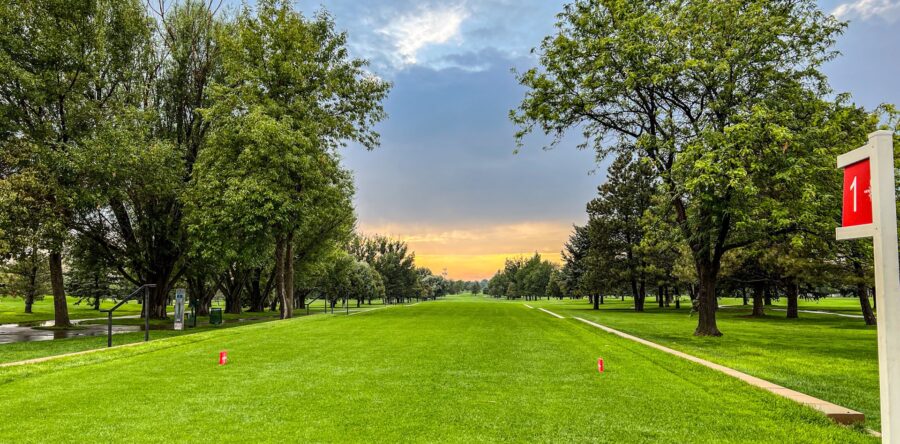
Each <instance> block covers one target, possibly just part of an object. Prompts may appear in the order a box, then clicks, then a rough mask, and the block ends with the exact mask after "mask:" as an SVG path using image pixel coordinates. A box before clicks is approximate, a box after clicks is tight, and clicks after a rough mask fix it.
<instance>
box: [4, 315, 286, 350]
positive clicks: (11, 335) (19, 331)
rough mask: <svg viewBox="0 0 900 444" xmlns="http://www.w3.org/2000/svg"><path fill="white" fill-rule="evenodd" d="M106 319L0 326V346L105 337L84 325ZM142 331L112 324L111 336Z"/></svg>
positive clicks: (99, 327)
mask: <svg viewBox="0 0 900 444" xmlns="http://www.w3.org/2000/svg"><path fill="white" fill-rule="evenodd" d="M138 317H139V316H137V315H135V316H117V317H115V318H113V321H114V322H115V320H117V319H137V318H138ZM106 319H107V318H90V319H73V320H72V324H74V325H75V326H76V328H73V329H71V330H45V329H43V328H41V327H44V328H46V327H53V325H54V324H55V323H54V321H52V320H50V321H36V322H27V323H21V324H0V344H11V343H14V342H33V341H52V340H54V339H67V338H77V337H86V336H106V333H107V328H108V326H107V325H106V324H85V323H84V322H86V321H99V320H103V321H105V320H106ZM201 319H202V318H201ZM272 319H273V318H258V317H257V318H241V319H225V320H224V323H225V324H233V323H238V322H249V321H262V320H272ZM206 324H207V323H206V322H199V323H198V324H197V325H198V326H202V325H206ZM172 329H174V325H173V324H166V325H151V326H150V330H172ZM137 331H144V326H143V325H116V324H113V327H112V332H113V334H119V333H133V332H137Z"/></svg>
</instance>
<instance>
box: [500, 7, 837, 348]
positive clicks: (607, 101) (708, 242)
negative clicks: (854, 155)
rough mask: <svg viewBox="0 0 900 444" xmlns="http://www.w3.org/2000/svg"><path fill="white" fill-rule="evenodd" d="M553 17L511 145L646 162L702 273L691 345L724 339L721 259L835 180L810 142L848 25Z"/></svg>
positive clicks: (740, 13)
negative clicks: (532, 142) (563, 142)
mask: <svg viewBox="0 0 900 444" xmlns="http://www.w3.org/2000/svg"><path fill="white" fill-rule="evenodd" d="M559 17H560V18H559V23H558V29H559V30H558V32H557V34H556V35H553V36H550V37H548V38H547V39H545V40H544V42H543V44H542V46H541V48H540V57H541V59H540V63H541V68H540V69H537V68H535V69H531V70H529V71H527V72H525V73H523V74H522V75H521V76H520V77H519V79H520V81H521V83H522V84H523V85H524V86H526V87H527V88H528V89H529V91H528V93H527V96H526V97H525V99H524V101H523V102H522V104H521V106H520V109H519V110H518V111H514V112H512V113H511V115H512V119H513V120H514V121H515V122H516V123H517V124H519V125H520V126H521V130H520V132H519V137H520V138H521V137H524V136H525V135H526V134H527V133H529V132H531V131H533V130H534V129H535V128H539V129H540V130H542V131H543V132H546V133H548V134H553V135H556V136H557V137H558V138H559V137H561V136H562V135H563V134H565V133H566V132H567V131H568V130H569V129H572V128H575V127H578V128H581V129H583V131H584V135H585V136H586V142H585V144H586V145H590V146H593V148H595V149H596V151H597V152H598V155H600V156H606V155H607V154H609V153H612V152H626V153H634V154H638V155H640V156H641V157H644V158H646V159H648V161H650V162H651V165H652V168H653V172H654V175H655V176H656V177H657V178H658V180H659V181H660V187H661V192H662V193H664V194H665V198H666V201H667V202H670V205H671V209H672V211H673V212H674V213H675V218H674V219H675V223H676V226H677V228H678V230H679V232H680V233H681V236H682V238H683V239H684V242H686V243H687V244H688V246H689V247H690V252H691V255H692V258H693V261H694V264H695V268H696V271H697V277H698V280H699V291H698V297H699V302H700V305H699V318H698V325H697V328H696V330H695V334H696V335H700V336H706V335H710V336H718V335H721V332H720V331H719V328H718V326H717V325H716V309H717V303H716V283H717V280H718V275H719V271H720V268H721V263H722V258H723V256H724V255H725V254H726V253H727V252H728V251H730V250H733V249H735V248H740V247H742V246H746V245H748V244H751V243H753V242H755V241H756V240H758V239H762V238H767V237H771V236H776V235H778V234H779V233H783V232H786V231H790V230H792V229H794V225H795V223H794V217H795V216H796V214H795V210H794V209H795V208H802V206H797V205H795V204H794V202H792V200H795V199H794V197H796V198H805V197H809V196H810V195H811V194H813V193H814V191H815V190H813V189H811V187H812V185H807V183H806V181H805V179H806V178H809V177H812V176H815V175H816V174H819V173H820V172H821V171H822V170H823V169H824V168H828V169H829V170H832V169H833V168H834V167H833V165H832V163H833V159H830V158H827V156H826V155H825V154H826V152H827V151H825V150H818V148H819V147H816V146H814V145H813V144H810V143H808V138H807V137H806V134H807V133H808V131H809V130H810V128H814V127H815V126H816V125H817V124H818V123H819V122H821V121H822V120H824V119H825V118H826V117H825V116H823V113H824V112H825V110H823V107H822V106H821V100H820V98H821V97H823V96H824V95H825V94H826V93H828V88H827V85H826V81H825V78H824V76H823V75H822V74H821V72H820V71H819V68H820V66H821V65H822V63H824V62H825V61H827V60H829V59H830V58H832V57H833V56H834V55H835V53H834V52H832V51H831V49H830V48H831V46H832V45H833V43H834V40H835V38H836V36H837V35H838V34H840V32H841V31H842V29H843V27H844V25H843V24H842V23H840V22H838V21H837V20H836V19H835V18H833V17H831V16H829V15H827V14H824V13H823V12H822V11H820V10H819V9H818V6H817V5H816V3H815V2H814V1H812V0H790V1H789V0H781V1H771V0H765V1H763V0H756V1H744V0H725V1H715V2H713V1H699V0H698V1H647V0H644V1H632V0H577V1H575V2H574V3H572V4H569V5H567V6H566V7H565V10H564V11H563V13H562V14H560V16H559ZM557 140H558V139H557ZM782 188H787V189H793V190H795V191H796V193H795V194H794V195H793V196H794V197H792V198H791V199H783V197H784V195H785V194H784V193H774V194H770V193H769V192H768V191H769V190H778V189H782ZM775 196H777V197H778V198H776V197H775Z"/></svg>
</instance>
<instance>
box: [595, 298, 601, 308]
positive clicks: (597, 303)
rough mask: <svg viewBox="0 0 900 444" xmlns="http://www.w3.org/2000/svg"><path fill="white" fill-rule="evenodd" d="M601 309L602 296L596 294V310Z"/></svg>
mask: <svg viewBox="0 0 900 444" xmlns="http://www.w3.org/2000/svg"><path fill="white" fill-rule="evenodd" d="M599 309H600V296H598V295H594V310H599Z"/></svg>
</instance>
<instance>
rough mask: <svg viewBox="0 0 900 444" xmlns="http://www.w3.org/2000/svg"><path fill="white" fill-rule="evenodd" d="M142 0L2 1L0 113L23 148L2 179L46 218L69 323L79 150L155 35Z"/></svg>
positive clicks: (84, 200)
mask: <svg viewBox="0 0 900 444" xmlns="http://www.w3.org/2000/svg"><path fill="white" fill-rule="evenodd" d="M145 18H146V15H145V14H144V10H143V8H142V7H141V5H140V3H139V2H138V1H137V0H124V1H103V0H85V1H78V2H69V1H62V0H16V1H9V2H4V3H3V5H2V6H0V113H2V115H3V116H4V119H7V120H8V122H7V124H6V125H5V126H4V130H5V131H4V133H3V138H2V140H0V143H2V144H3V151H6V152H7V153H15V155H14V156H11V157H14V159H13V163H14V164H15V165H16V168H15V173H14V174H12V175H9V176H7V177H5V178H4V180H7V181H9V182H10V184H11V186H10V189H11V190H15V191H14V195H15V196H17V199H19V202H18V203H19V204H26V205H28V206H29V208H30V212H31V215H32V216H33V217H35V220H36V221H38V223H39V231H40V235H39V239H40V240H41V248H44V249H46V250H47V251H49V253H48V263H49V269H50V276H51V279H50V281H51V287H52V290H53V299H54V312H55V315H54V317H55V322H56V325H57V326H60V327H65V326H68V325H70V322H69V316H68V308H67V304H66V297H65V288H64V285H63V267H62V262H63V258H62V253H63V246H64V242H65V240H66V237H67V235H68V230H70V229H71V228H72V222H73V218H74V216H75V214H76V213H77V212H78V211H79V209H80V208H82V207H84V206H85V205H90V204H91V203H92V202H90V200H89V197H91V196H85V195H84V193H83V191H84V189H85V187H84V186H83V184H82V183H80V175H79V174H78V172H77V170H76V169H75V168H74V163H73V151H75V150H79V149H81V148H82V147H83V144H85V143H86V141H87V139H88V138H89V137H90V136H91V135H92V133H93V132H94V131H95V129H96V127H97V123H98V122H102V121H104V120H105V119H106V117H108V116H109V115H110V114H109V111H110V110H109V105H110V104H111V103H113V102H114V97H115V96H116V95H117V94H118V93H119V92H120V91H121V89H122V85H123V84H124V83H125V82H126V78H127V77H128V76H129V75H130V74H131V70H130V68H131V63H132V62H133V58H132V57H133V56H134V54H135V52H136V51H135V48H136V47H138V46H140V45H141V41H142V36H145V35H146V34H147V29H148V28H147V25H148V22H147V21H146V20H145Z"/></svg>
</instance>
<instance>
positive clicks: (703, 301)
mask: <svg viewBox="0 0 900 444" xmlns="http://www.w3.org/2000/svg"><path fill="white" fill-rule="evenodd" d="M718 274H719V264H717V263H707V264H698V265H697V275H698V277H699V278H700V279H699V280H700V288H699V291H698V292H697V298H698V299H699V302H700V303H699V307H698V308H697V311H698V314H699V315H700V316H699V319H698V320H697V329H696V330H694V336H722V332H721V331H719V327H718V326H717V325H716V310H717V309H718V302H717V301H716V280H717V278H718Z"/></svg>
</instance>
